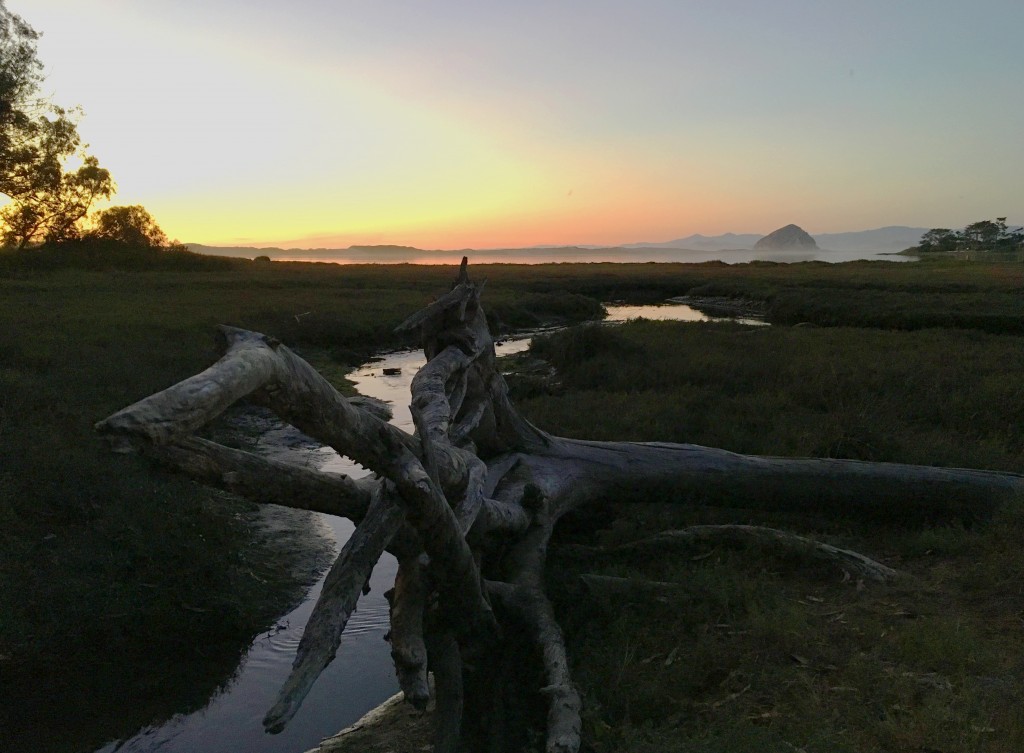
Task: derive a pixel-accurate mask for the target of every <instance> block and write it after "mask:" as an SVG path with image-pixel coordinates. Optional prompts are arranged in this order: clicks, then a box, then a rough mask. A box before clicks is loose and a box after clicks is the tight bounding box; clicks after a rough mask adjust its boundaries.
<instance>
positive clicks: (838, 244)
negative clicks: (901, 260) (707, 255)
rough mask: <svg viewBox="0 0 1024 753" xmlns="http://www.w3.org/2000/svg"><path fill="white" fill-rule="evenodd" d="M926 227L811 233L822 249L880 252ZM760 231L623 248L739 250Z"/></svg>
mask: <svg viewBox="0 0 1024 753" xmlns="http://www.w3.org/2000/svg"><path fill="white" fill-rule="evenodd" d="M926 232H928V228H925V227H906V226H904V225H890V226H888V227H880V228H876V229H874V230H857V231H854V232H850V233H819V234H818V235H813V236H812V237H813V238H814V240H815V241H817V242H818V248H820V249H822V250H823V251H875V252H879V253H885V252H892V251H902V250H903V249H905V248H910V247H911V246H916V245H917V244H918V242H920V240H921V236H922V235H924V234H925V233H926ZM763 237H764V236H763V235H758V234H754V233H741V234H737V233H724V234H723V235H700V234H699V233H698V234H697V235H688V236H686V237H685V238H676V239H675V240H671V241H664V242H662V243H630V244H629V245H626V246H623V248H690V249H693V250H694V251H740V250H747V249H752V248H753V247H754V244H755V243H757V242H758V241H759V240H761V238H763Z"/></svg>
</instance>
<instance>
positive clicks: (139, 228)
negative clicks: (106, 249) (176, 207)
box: [88, 204, 167, 248]
mask: <svg viewBox="0 0 1024 753" xmlns="http://www.w3.org/2000/svg"><path fill="white" fill-rule="evenodd" d="M88 235H89V237H91V238H102V239H104V240H111V241H117V242H119V243H123V244H125V245H126V246H135V247H140V248H159V247H162V246H166V245H167V236H166V235H165V234H164V231H163V230H161V229H160V226H159V225H157V224H156V220H154V219H153V217H152V215H150V213H149V212H147V211H146V209H145V207H142V206H140V205H138V204H136V205H134V206H129V207H110V209H105V210H103V211H102V212H99V213H98V214H97V215H96V218H95V221H94V223H93V228H92V229H91V230H90V231H89V233H88Z"/></svg>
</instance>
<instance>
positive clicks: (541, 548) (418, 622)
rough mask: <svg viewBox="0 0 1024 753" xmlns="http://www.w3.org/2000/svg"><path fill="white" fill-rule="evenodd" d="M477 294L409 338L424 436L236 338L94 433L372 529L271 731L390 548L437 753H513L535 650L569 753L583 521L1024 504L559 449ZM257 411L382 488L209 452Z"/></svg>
mask: <svg viewBox="0 0 1024 753" xmlns="http://www.w3.org/2000/svg"><path fill="white" fill-rule="evenodd" d="M481 290H482V286H481V285H477V284H474V283H473V282H471V281H470V280H469V278H468V275H467V272H466V262H465V260H463V264H462V268H461V270H460V273H459V278H458V280H457V281H456V283H455V285H454V286H453V288H452V289H451V291H450V292H448V293H447V294H445V295H443V296H441V297H440V298H438V299H437V300H436V301H434V302H433V303H431V304H430V305H429V306H427V307H426V308H425V309H423V310H422V311H420V312H418V313H416V314H415V315H413V316H412V317H410V318H409V319H408V320H407V321H406V322H404V323H403V324H402V325H401V327H400V329H403V330H407V331H413V332H418V333H419V334H420V336H421V339H422V345H423V349H424V351H425V354H426V357H427V363H426V365H425V366H424V367H423V368H422V369H421V370H420V371H419V372H418V373H417V375H416V377H415V378H414V380H413V383H412V413H413V417H414V420H415V424H416V432H415V434H414V435H410V434H408V433H406V432H404V431H402V430H400V429H398V428H396V427H394V426H392V425H390V424H389V423H387V420H386V419H387V411H386V408H385V407H383V406H381V405H380V404H378V403H375V402H374V401H370V400H365V399H358V398H357V399H348V398H345V397H343V396H341V395H340V394H339V393H338V392H337V391H335V389H334V388H333V387H332V386H331V385H330V384H329V383H328V382H327V381H326V380H325V379H324V378H322V377H321V376H320V375H319V374H318V373H317V372H316V371H315V370H314V369H313V368H312V367H310V366H309V365H308V364H307V363H306V362H305V361H303V360H302V359H301V358H299V357H298V356H297V355H295V354H294V353H293V352H292V351H291V350H289V349H288V348H287V347H285V346H284V345H282V344H281V343H280V342H278V341H277V340H275V339H273V338H271V337H267V336H265V335H261V334H258V333H255V332H248V331H244V330H239V329H235V328H231V327H222V328H221V333H222V336H223V341H224V356H223V357H222V358H221V359H220V360H219V361H217V362H216V363H215V364H214V365H212V366H211V367H210V368H208V369H207V370H206V371H203V372H202V373H200V374H197V375H195V376H193V377H190V378H188V379H185V380H184V381H182V382H179V383H178V384H176V385H174V386H172V387H169V388H168V389H166V390H164V391H162V392H159V393H157V394H155V395H151V396H150V397H147V398H145V399H144V400H141V401H139V402H137V403H135V404H133V405H130V406H129V407H127V408H125V409H123V410H121V411H119V412H117V413H115V414H114V415H112V416H110V417H109V418H106V419H105V420H103V421H101V422H99V423H98V424H97V427H96V428H97V430H98V431H99V432H100V433H101V434H102V435H104V436H105V437H106V438H108V439H109V440H110V442H111V445H112V447H113V448H114V449H115V450H117V451H136V450H139V451H143V452H145V453H147V454H149V455H151V456H152V457H154V458H156V459H157V460H158V461H159V462H161V463H162V464H164V465H166V466H169V467H171V468H172V469H174V470H175V471H177V472H183V473H185V474H187V475H190V476H192V477H193V478H196V479H198V480H199V481H201V482H204V483H207V484H210V485H213V486H217V487H220V488H224V489H227V490H229V491H231V492H234V493H236V494H239V495H242V496H244V497H247V498H249V499H252V500H255V501H257V502H261V503H273V504H281V505H287V506H290V507H298V508H305V509H311V510H317V511H321V512H326V513H331V514H334V515H341V516H344V517H347V518H350V519H352V520H353V521H355V522H356V523H357V527H356V530H355V533H354V534H353V535H352V538H351V539H350V540H349V541H348V542H347V543H346V544H345V546H344V548H343V549H342V551H341V553H340V554H339V556H338V559H337V561H336V562H335V564H334V566H333V568H332V569H331V572H330V573H329V575H328V577H327V582H326V584H325V586H324V589H323V594H322V595H321V597H320V601H319V602H318V603H317V605H316V607H315V609H314V611H313V614H312V616H311V618H310V620H309V624H308V625H307V627H306V631H305V633H304V635H303V638H302V641H301V644H300V646H299V650H298V655H297V658H296V660H295V664H294V667H293V671H292V674H291V676H290V677H289V678H288V680H287V681H286V683H285V684H284V686H283V687H282V689H281V691H280V695H279V697H278V700H277V703H276V704H275V705H274V707H273V708H272V709H270V710H269V712H268V713H267V715H266V719H265V725H266V727H267V728H268V730H271V731H274V730H279V729H281V728H282V727H283V726H284V725H285V724H287V722H288V721H289V719H290V718H291V717H292V716H293V715H294V713H295V711H296V710H297V709H298V707H299V705H300V704H301V703H302V700H303V698H304V697H305V695H306V694H307V692H308V691H309V689H310V687H311V686H312V685H313V683H314V682H315V681H316V678H317V676H318V675H319V674H320V672H321V671H322V670H323V668H324V667H325V666H327V664H328V663H329V662H330V661H331V660H332V658H333V657H334V654H335V651H336V650H337V648H338V646H339V643H340V640H341V635H342V632H343V630H344V629H345V624H346V622H347V620H348V618H349V615H350V614H351V613H352V611H353V610H354V609H355V606H356V602H357V601H358V599H359V596H360V594H361V590H362V588H363V586H364V584H365V583H366V580H367V577H368V575H369V573H370V570H371V569H372V567H373V565H374V564H375V563H376V561H377V559H378V558H379V557H380V556H381V554H382V552H384V551H390V552H392V553H393V554H394V555H395V556H396V557H397V558H398V561H399V563H400V564H399V569H398V575H397V578H396V583H395V587H394V589H393V590H392V591H389V594H388V595H389V599H390V602H391V631H390V640H391V643H392V656H393V658H394V663H395V669H396V672H397V675H398V679H399V681H400V684H401V687H402V689H403V691H404V692H405V696H406V699H407V700H408V701H410V702H411V703H413V704H415V705H416V706H418V707H422V706H424V705H425V704H426V702H427V700H428V695H429V693H430V687H431V685H430V684H429V683H428V681H427V677H428V672H430V673H432V674H433V675H434V680H435V681H434V683H433V688H434V692H435V693H436V695H437V699H436V701H437V703H436V711H435V728H436V733H435V739H434V749H435V750H436V751H439V752H447V751H455V750H459V749H466V748H468V749H473V750H501V749H502V740H501V739H499V736H500V735H501V734H502V732H501V730H502V725H501V724H499V723H495V724H490V723H480V721H479V720H480V719H481V718H484V719H487V718H488V715H491V716H492V717H493V716H494V715H495V714H496V713H498V712H496V711H495V710H496V709H498V710H500V709H501V708H502V702H501V699H502V697H507V696H508V695H509V692H508V688H507V687H502V678H501V677H500V676H498V675H500V674H501V673H500V672H498V671H495V669H500V668H501V667H511V666H513V665H514V663H515V660H514V659H511V660H510V659H509V658H508V657H507V656H505V657H504V658H503V656H502V652H503V650H505V651H506V653H507V646H509V645H512V644H515V645H518V646H520V650H521V647H522V645H523V643H524V641H525V642H527V643H532V644H533V646H534V651H532V652H529V653H532V654H534V655H536V656H539V657H540V662H541V665H542V666H541V668H540V671H541V673H542V675H543V678H544V679H543V681H541V682H538V683H537V687H534V688H532V695H533V697H539V698H542V699H543V702H544V703H545V704H546V706H547V723H546V724H547V727H546V732H545V734H544V736H545V737H546V741H547V742H546V749H547V751H549V753H566V752H574V751H577V750H578V749H579V747H580V709H581V699H580V695H579V693H578V692H577V690H576V688H575V686H574V684H573V680H572V676H571V674H570V664H569V660H568V658H567V653H566V647H565V643H564V640H563V637H562V631H561V629H560V627H559V625H558V622H557V620H556V617H555V613H554V610H553V609H552V606H551V603H550V602H549V600H548V598H547V596H546V595H545V592H544V585H543V584H544V566H545V559H546V554H547V547H548V542H549V539H550V537H551V534H552V531H553V529H554V527H555V525H556V524H557V523H558V521H559V520H560V519H561V518H563V516H565V515H566V514H567V513H569V512H571V511H579V510H580V509H581V508H584V507H585V506H592V509H593V510H595V511H598V510H599V511H600V512H595V513H594V514H600V515H606V514H607V512H606V511H607V510H608V509H613V510H614V509H620V510H622V509H628V504H629V503H630V502H643V501H650V500H652V499H680V498H683V497H685V495H686V494H689V493H693V492H697V493H698V494H701V495H705V496H707V495H708V494H709V491H714V490H724V491H727V492H728V493H729V494H730V499H731V500H732V504H736V500H737V499H740V500H745V501H746V503H747V504H749V506H751V507H757V506H765V505H768V506H775V507H780V508H788V509H814V510H815V511H817V512H821V511H828V510H830V509H831V510H839V511H842V510H846V511H855V512H856V513H858V514H862V513H880V514H891V513H892V512H893V511H899V513H900V514H901V515H907V516H924V517H934V518H938V517H943V516H947V515H949V514H951V513H952V514H957V515H960V516H961V517H967V518H970V517H981V516H985V515H986V514H988V513H990V512H991V511H992V510H994V509H995V508H996V507H997V506H998V505H999V504H1001V503H1002V501H1004V500H1005V499H1007V498H1008V497H1009V496H1011V495H1014V494H1017V493H1019V492H1021V491H1022V490H1024V477H1022V476H1019V475H1014V474H1006V473H994V472H986V471H975V470H966V469H950V468H931V467H923V466H907V465H897V464H886V463H865V462H857V461H848V460H832V459H809V458H777V457H757V456H744V455H737V454H735V453H732V452H727V451H725V450H720V449H713V448H708V447H700V446H697V445H688V444H666V443H631V442H588V441H580V440H572V439H564V438H559V437H555V436H552V435H549V434H548V433H546V432H544V431H542V430H540V429H538V428H536V427H535V426H533V425H531V424H530V423H529V422H527V421H526V420H525V419H523V418H522V417H521V416H520V415H519V413H518V412H517V411H516V409H515V407H514V406H513V405H512V403H511V402H510V400H509V396H508V390H507V387H506V384H505V381H504V379H503V378H502V376H501V374H500V372H499V370H498V367H497V362H496V358H495V351H494V345H493V341H492V338H491V334H490V332H489V331H488V328H487V323H486V319H485V316H484V312H483V309H482V308H481V305H480V294H481ZM243 398H245V399H248V400H250V401H255V402H257V403H259V404H262V405H264V406H267V407H269V408H271V409H272V410H273V411H275V412H276V413H277V415H279V416H280V417H281V418H282V419H284V420H285V421H287V422H289V423H291V424H293V425H294V426H296V427H297V428H299V429H300V430H302V431H303V432H305V433H306V434H308V435H309V436H311V437H313V438H315V439H317V440H319V441H320V442H323V443H324V444H325V445H329V446H330V447H333V448H334V449H335V450H337V451H338V452H339V453H341V454H342V455H346V456H348V457H350V458H352V459H353V460H355V461H357V462H358V463H360V464H362V465H363V466H365V467H367V468H369V469H371V470H372V471H373V474H374V475H372V476H370V477H367V478H364V479H359V480H353V479H350V478H348V477H346V476H343V475H339V474H332V473H326V472H317V471H311V470H308V469H305V468H299V467H296V466H293V465H289V464H287V463H283V462H277V461H273V460H269V459H265V458H260V457H257V456H255V455H253V454H250V453H247V452H244V451H240V450H235V449H230V448H227V447H224V446H222V445H219V444H216V443H214V442H211V441H208V440H205V439H201V438H198V437H195V436H193V433H194V432H195V431H196V430H197V429H200V428H201V427H203V426H204V425H205V424H207V423H208V422H210V421H211V420H212V419H214V418H215V417H216V416H217V415H219V414H220V413H222V412H223V411H224V410H225V409H226V408H228V407H229V406H231V405H232V404H233V403H235V402H237V401H239V400H241V399H243ZM597 503H600V504H597ZM695 537H725V538H737V537H747V538H749V537H758V538H765V537H767V538H770V539H771V540H772V541H773V542H774V543H775V544H776V545H781V546H796V547H797V548H799V549H801V550H804V551H808V552H811V553H813V554H814V555H815V556H817V557H836V558H837V559H838V564H839V565H840V566H844V565H845V566H847V567H850V566H851V563H852V564H853V565H855V566H857V567H858V568H863V569H865V570H866V571H867V572H869V573H870V574H871V575H872V577H877V578H884V577H886V576H887V575H888V574H889V573H891V572H892V571H890V570H889V569H888V568H885V567H884V566H882V565H879V564H878V563H874V562H871V561H870V560H867V559H866V558H863V559H862V558H861V557H860V555H857V554H856V553H852V552H848V551H845V550H835V549H831V548H829V547H824V546H818V545H817V544H815V543H814V542H810V541H809V540H807V539H803V538H801V537H796V536H787V535H785V534H781V533H778V534H776V533H771V532H769V529H744V528H739V527H732V528H722V529H720V530H718V531H712V530H707V529H693V530H689V531H688V532H676V533H674V534H666V535H664V536H663V537H662V540H661V541H659V542H657V543H658V544H659V545H662V544H665V543H666V542H671V541H678V540H681V539H688V540H690V539H693V538H695ZM649 543H650V542H646V543H638V544H637V546H646V545H647V544H649ZM481 667H483V668H484V670H485V671H479V669H480V668H481ZM474 669H476V670H477V671H474ZM464 688H466V689H467V690H465V691H464ZM469 689H471V691H472V692H468V691H469ZM530 691H531V689H530V688H523V689H521V691H520V692H522V693H523V694H530ZM488 735H489V736H491V738H492V739H490V740H487V739H485V738H486V737H487V736H488Z"/></svg>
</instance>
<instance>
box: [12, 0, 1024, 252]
mask: <svg viewBox="0 0 1024 753" xmlns="http://www.w3.org/2000/svg"><path fill="white" fill-rule="evenodd" d="M7 7H8V8H9V9H10V10H11V11H12V12H15V13H18V14H19V15H21V16H22V17H24V18H25V19H26V20H27V21H28V22H29V23H30V24H32V25H33V26H34V27H35V28H36V29H37V30H38V31H41V32H43V34H44V36H43V38H42V40H41V41H40V44H39V56H40V58H41V59H42V61H43V63H44V64H45V66H46V72H47V82H46V90H47V92H48V93H49V94H52V97H53V99H54V101H56V102H57V103H59V104H62V105H74V104H79V105H81V106H82V107H83V108H84V110H85V113H86V117H85V118H84V119H83V121H82V123H81V126H80V130H81V131H82V133H83V135H84V136H85V138H86V140H87V141H88V142H89V144H90V145H91V146H90V151H91V152H92V153H93V154H95V155H96V156H97V157H98V158H99V160H100V162H101V164H103V165H104V166H106V167H107V168H109V169H110V170H111V172H112V173H113V175H114V177H115V179H116V181H117V183H118V186H119V190H118V195H117V196H116V197H115V203H117V204H143V205H145V206H146V208H147V209H149V211H150V212H151V213H152V214H153V215H154V217H156V219H157V220H158V222H159V223H160V224H161V226H162V227H163V228H164V229H165V230H166V231H167V233H168V235H170V236H172V237H174V238H178V239H180V240H182V241H186V242H197V243H206V244H210V245H254V246H267V245H275V246H295V247H343V246H348V245H351V244H369V243H374V244H376V243H394V244H408V245H415V246H419V247H421V248H461V247H478V248H483V247H503V246H504V247H512V246H528V245H533V244H542V243H543V244H572V243H581V244H608V245H614V244H616V243H628V242H633V241H663V240H668V239H671V238H676V237H680V236H684V235H689V234H691V233H695V232H701V233H705V234H709V235H710V234H717V233H722V232H727V231H732V232H765V233H766V232H769V231H771V230H773V229H775V228H777V227H779V226H781V225H784V224H787V223H789V222H795V223H797V224H799V225H801V226H802V227H804V228H805V229H806V230H808V231H810V232H811V233H822V232H839V231H846V230H860V229H865V228H873V227H880V226H883V225H894V224H901V225H913V226H923V227H935V226H945V227H960V226H963V225H964V224H966V223H968V222H972V221H975V220H979V219H986V218H994V217H996V216H1007V215H1008V216H1009V217H1010V220H1011V221H1017V222H1020V221H1024V169H1022V168H1024V138H1022V137H1021V134H1022V133H1024V96H1022V94H1021V89H1020V84H1021V81H1024V53H1022V46H1021V38H1020V35H1021V29H1022V28H1024V3H1022V2H1020V0H1005V1H1001V0H976V1H975V2H972V3H967V2H964V1H963V0H902V1H900V0H884V1H877V0H858V2H852V1H850V0H837V1H829V2H822V1H821V0H814V1H807V2H797V1H794V0H775V1H774V2H754V1H753V0H742V1H741V0H717V1H715V2H712V1H711V0H707V1H705V2H696V1H695V0H689V1H688V0H664V1H654V0H637V1H634V2H628V3H627V2H602V1H601V0H586V1H583V0H566V1H565V2H557V1H556V0H546V1H544V2H540V1H538V2H534V1H533V0H526V1H520V2H507V1H506V2H491V1H490V0H476V1H471V0H434V2H426V0H420V1H419V2H411V1H408V0H407V1H405V2H388V1H387V0H377V1H375V2H369V1H365V0H364V2H344V1H341V0H290V1H289V2H287V3H284V2H268V1H267V0H174V2H157V1H156V0H7Z"/></svg>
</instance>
